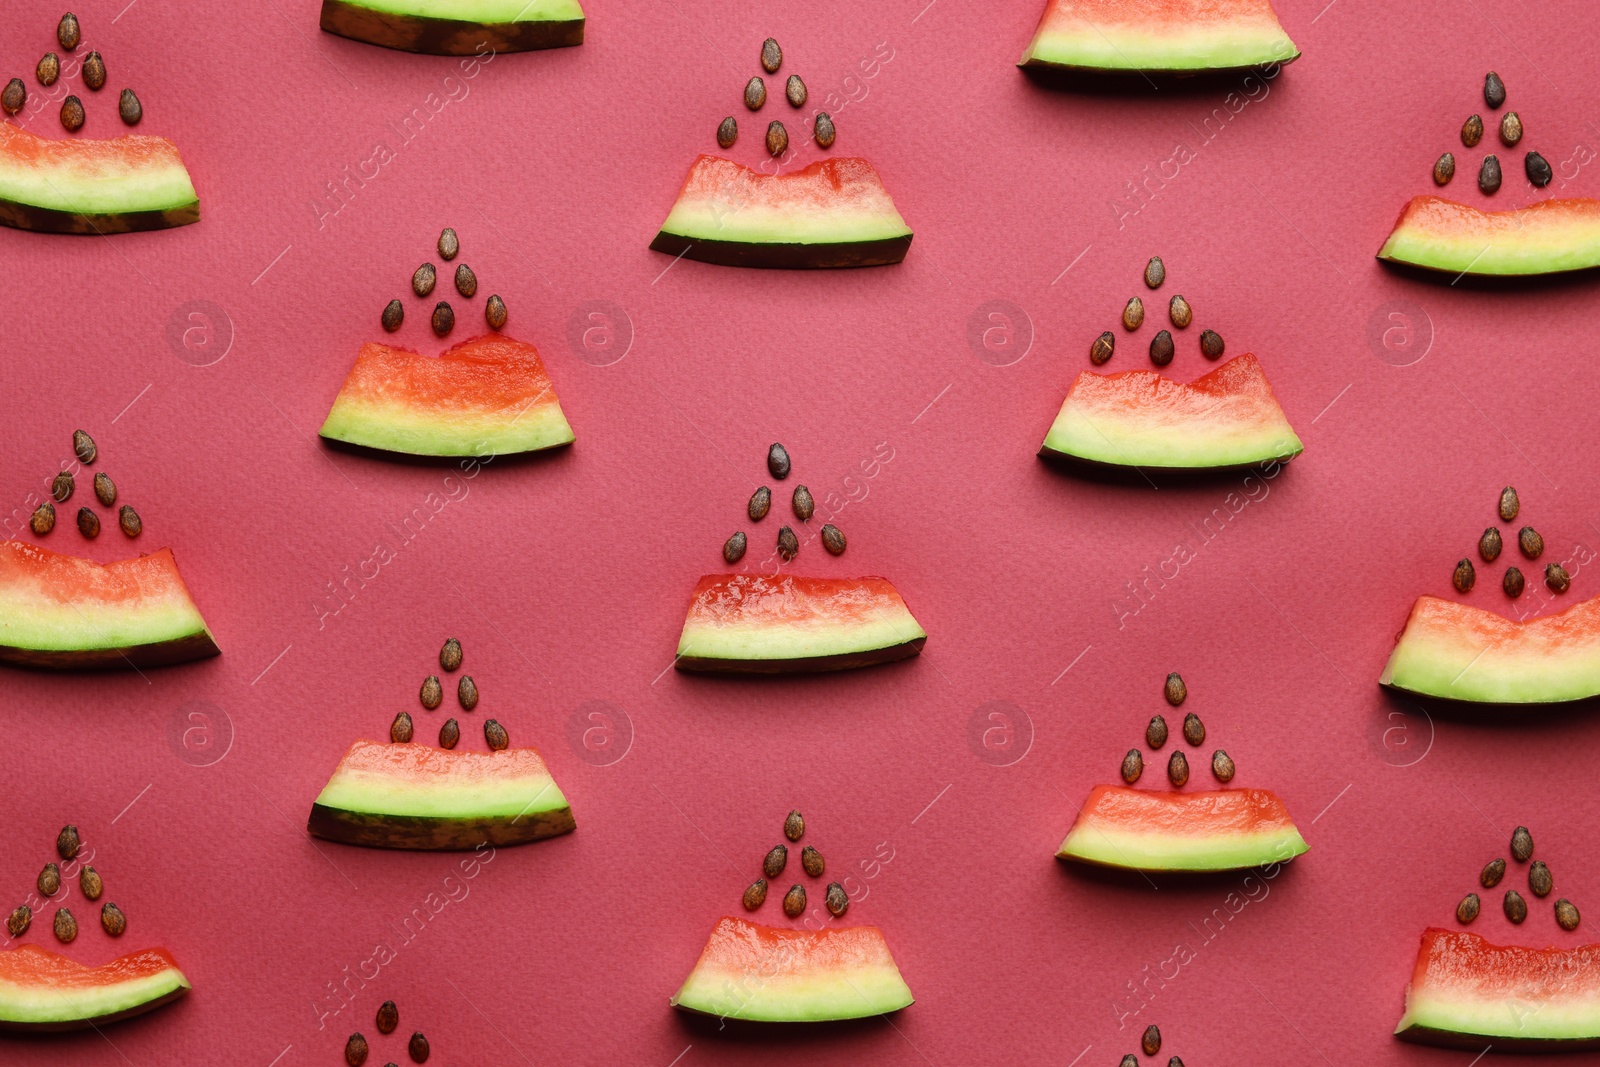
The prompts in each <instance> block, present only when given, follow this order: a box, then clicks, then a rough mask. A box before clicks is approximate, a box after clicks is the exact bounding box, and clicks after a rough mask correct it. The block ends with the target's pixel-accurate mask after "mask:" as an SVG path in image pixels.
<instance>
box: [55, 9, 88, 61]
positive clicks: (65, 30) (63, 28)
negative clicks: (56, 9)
mask: <svg viewBox="0 0 1600 1067" xmlns="http://www.w3.org/2000/svg"><path fill="white" fill-rule="evenodd" d="M82 37H83V31H82V30H80V29H79V28H78V16H76V15H74V14H73V13H72V12H70V11H68V12H67V13H66V14H65V15H62V16H61V21H60V22H58V23H56V43H57V44H59V45H60V46H61V47H62V48H65V49H66V50H67V51H69V52H70V51H72V50H73V49H74V48H76V47H78V41H79V40H81V39H82Z"/></svg>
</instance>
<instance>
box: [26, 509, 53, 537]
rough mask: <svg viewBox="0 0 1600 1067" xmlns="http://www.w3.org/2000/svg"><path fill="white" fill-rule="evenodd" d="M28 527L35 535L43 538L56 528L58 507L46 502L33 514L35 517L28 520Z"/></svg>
mask: <svg viewBox="0 0 1600 1067" xmlns="http://www.w3.org/2000/svg"><path fill="white" fill-rule="evenodd" d="M28 525H29V527H31V528H32V529H33V532H34V534H35V535H37V536H39V537H43V536H44V535H45V534H47V533H49V532H50V531H51V530H54V529H55V528H56V506H55V505H54V504H52V503H50V501H48V500H46V501H45V502H44V503H43V504H40V505H39V506H38V508H36V509H35V510H34V512H33V517H32V518H30V519H29V520H28Z"/></svg>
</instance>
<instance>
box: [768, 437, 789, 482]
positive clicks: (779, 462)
mask: <svg viewBox="0 0 1600 1067" xmlns="http://www.w3.org/2000/svg"><path fill="white" fill-rule="evenodd" d="M767 473H768V474H770V475H772V476H773V477H774V478H776V479H778V481H780V482H781V481H783V480H784V479H785V478H787V477H789V450H788V449H786V448H784V447H783V446H782V445H780V444H778V443H777V442H776V441H774V442H773V443H772V447H771V448H769V449H767Z"/></svg>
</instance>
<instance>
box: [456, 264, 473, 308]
mask: <svg viewBox="0 0 1600 1067" xmlns="http://www.w3.org/2000/svg"><path fill="white" fill-rule="evenodd" d="M456 292H458V293H460V294H461V295H462V296H464V297H466V298H467V299H469V300H470V299H472V298H473V297H474V296H476V295H477V293H478V276H477V275H476V274H474V273H472V268H471V267H469V266H467V265H466V264H465V263H458V264H457V265H456Z"/></svg>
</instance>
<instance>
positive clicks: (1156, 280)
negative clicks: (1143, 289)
mask: <svg viewBox="0 0 1600 1067" xmlns="http://www.w3.org/2000/svg"><path fill="white" fill-rule="evenodd" d="M1166 280H1167V265H1166V264H1165V263H1163V262H1161V257H1160V256H1151V257H1150V262H1148V263H1146V264H1145V265H1144V283H1145V284H1146V285H1148V286H1149V287H1150V288H1152V289H1159V288H1161V283H1162V282H1164V281H1166Z"/></svg>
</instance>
